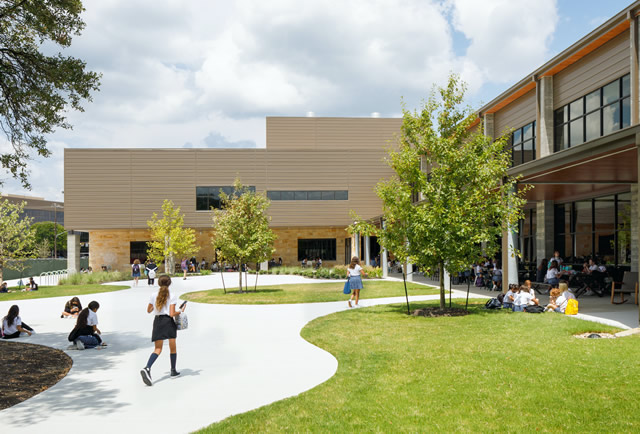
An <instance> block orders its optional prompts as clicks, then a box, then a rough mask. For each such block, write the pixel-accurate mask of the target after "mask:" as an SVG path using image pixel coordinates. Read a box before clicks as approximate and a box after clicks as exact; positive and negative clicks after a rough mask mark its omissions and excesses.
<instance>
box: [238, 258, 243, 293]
mask: <svg viewBox="0 0 640 434" xmlns="http://www.w3.org/2000/svg"><path fill="white" fill-rule="evenodd" d="M238 291H240V292H242V261H240V264H238Z"/></svg>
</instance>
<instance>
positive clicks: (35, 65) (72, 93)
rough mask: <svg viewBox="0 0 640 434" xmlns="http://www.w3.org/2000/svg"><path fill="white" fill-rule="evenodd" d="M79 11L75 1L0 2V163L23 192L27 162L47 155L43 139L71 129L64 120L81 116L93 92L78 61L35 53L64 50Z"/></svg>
mask: <svg viewBox="0 0 640 434" xmlns="http://www.w3.org/2000/svg"><path fill="white" fill-rule="evenodd" d="M83 10H84V9H83V6H82V1H80V0H40V1H36V0H0V128H1V129H2V131H3V132H4V133H5V135H6V137H7V139H8V141H9V142H10V143H11V145H12V146H11V148H10V149H9V151H8V152H4V153H2V154H1V155H0V161H1V162H2V167H3V168H4V169H5V170H6V171H8V172H9V173H11V175H12V176H13V177H14V178H17V179H19V180H20V182H21V183H22V185H23V186H25V187H27V188H29V187H30V185H29V181H28V175H29V172H28V168H27V161H28V160H29V159H30V158H31V156H32V154H33V153H35V154H37V155H39V156H42V157H48V156H49V155H50V153H51V152H50V151H49V149H48V148H47V140H46V138H45V136H46V135H47V134H50V133H52V132H53V131H54V130H55V129H56V128H65V129H69V128H71V125H70V124H69V123H68V122H67V120H66V117H65V116H66V114H67V113H68V112H69V110H70V109H74V110H78V111H82V110H83V109H82V106H81V102H82V100H87V101H91V91H94V90H97V89H98V87H99V79H100V76H99V74H97V73H95V72H90V71H86V70H85V66H86V65H85V63H84V62H83V61H82V60H80V59H76V58H74V57H70V56H63V55H62V54H61V53H57V54H55V55H46V54H43V53H42V52H41V51H42V48H43V46H46V47H47V48H49V49H50V48H53V47H55V46H58V47H62V48H66V47H68V46H70V45H71V40H72V36H74V35H79V34H80V32H81V31H82V29H83V28H84V22H83V21H82V19H81V18H80V14H81V13H82V11H83Z"/></svg>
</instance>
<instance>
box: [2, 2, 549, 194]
mask: <svg viewBox="0 0 640 434" xmlns="http://www.w3.org/2000/svg"><path fill="white" fill-rule="evenodd" d="M84 5H85V7H86V8H87V11H86V13H85V14H84V19H85V21H86V24H87V26H86V28H85V30H84V31H83V34H82V35H81V36H79V37H76V38H75V39H74V41H73V44H72V46H71V48H69V49H67V50H66V51H67V52H68V53H69V54H71V55H74V56H77V57H80V58H82V59H83V60H85V61H86V62H87V66H88V68H90V69H92V70H96V71H99V72H101V73H102V74H103V78H102V86H101V91H100V92H98V93H96V94H95V95H94V102H93V103H87V104H85V107H86V112H84V113H75V112H74V113H70V114H69V120H70V122H71V123H72V125H74V129H73V130H72V131H66V130H62V131H58V132H56V133H55V134H54V135H52V136H51V138H50V140H51V142H50V143H51V146H52V149H54V155H53V157H52V158H51V159H48V160H39V161H38V162H37V163H34V165H33V167H34V168H36V169H37V171H38V173H35V170H34V175H33V177H32V180H33V185H34V190H33V193H34V194H37V195H45V196H49V195H53V196H52V197H51V198H52V199H54V198H59V196H57V195H56V194H55V192H56V191H61V190H62V189H63V187H62V179H63V172H62V169H61V161H62V149H63V148H64V147H88V148H90V147H182V146H185V144H189V145H190V146H193V147H206V146H207V145H208V144H211V143H217V144H221V143H222V144H225V143H226V144H232V145H234V146H237V145H238V144H247V145H250V144H255V146H258V147H262V146H264V145H265V116H271V115H283V116H304V115H305V113H307V112H309V111H312V112H315V113H316V115H317V116H369V115H370V113H372V112H379V113H380V114H381V116H397V115H398V114H399V111H400V99H401V98H403V99H404V101H405V102H406V104H407V106H408V107H410V108H411V107H417V106H418V105H419V104H420V101H421V100H423V99H424V98H425V97H426V96H427V95H428V94H429V92H430V90H431V88H432V85H433V84H434V83H438V84H443V83H444V82H445V80H446V78H447V76H448V75H449V73H450V72H459V73H460V74H461V75H462V77H463V79H465V80H466V81H467V82H468V83H469V89H470V96H471V97H473V96H474V95H477V94H478V92H481V90H482V89H483V86H486V84H487V83H505V82H509V81H513V80H516V79H519V78H521V77H522V76H523V75H524V74H526V73H528V72H529V71H530V70H532V69H533V68H535V67H536V66H537V65H538V64H540V63H541V62H542V61H543V60H544V57H545V55H546V53H547V46H548V41H549V38H550V36H551V35H552V33H553V30H554V28H555V25H556V21H557V13H556V5H555V1H553V0H540V1H538V2H527V1H523V0H501V1H500V0H485V1H482V2H479V1H473V0H403V1H400V2H398V1H395V0H350V1H346V2H345V1H338V0H327V1H313V0H311V1H306V2H300V1H297V0H296V1H294V0H272V1H268V2H264V1H258V0H236V1H232V2H229V1H222V0H217V1H210V0H191V1H188V2H185V1H182V0H164V1H162V2H157V1H152V0H109V1H87V2H84ZM454 30H457V31H458V32H460V33H462V34H463V35H464V36H465V37H466V38H467V39H468V41H469V46H468V47H460V46H455V45H454V40H455V38H454V35H453V33H454ZM455 43H456V44H460V43H465V41H457V40H456V42H455ZM496 47H500V48H499V49H496ZM465 51H466V53H465ZM461 53H462V54H461ZM492 96H493V95H492ZM207 140H208V142H207ZM54 143H55V145H54ZM9 186H10V184H8V185H7V187H9ZM13 188H14V189H18V188H17V187H16V186H15V185H13ZM4 190H5V191H6V188H5V189H4Z"/></svg>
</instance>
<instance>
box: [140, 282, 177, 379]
mask: <svg viewBox="0 0 640 434" xmlns="http://www.w3.org/2000/svg"><path fill="white" fill-rule="evenodd" d="M158 285H159V286H160V289H159V290H158V291H156V292H154V293H153V294H152V295H151V298H150V299H149V304H148V305H147V313H152V312H153V314H154V315H155V318H154V319H153V331H152V333H151V341H152V342H153V344H154V346H155V349H154V350H153V353H151V356H150V357H149V361H148V362H147V366H145V367H144V368H143V369H142V370H141V371H140V375H141V376H142V381H143V382H144V384H146V385H147V386H151V385H152V384H153V383H152V382H151V366H153V364H154V362H155V361H156V359H157V358H158V356H159V355H160V353H162V345H163V343H164V341H165V339H168V340H169V352H170V354H169V358H170V359H171V376H172V377H177V376H178V375H180V373H179V372H178V371H176V361H177V359H178V354H177V351H176V335H177V326H176V323H175V321H174V320H173V318H174V317H176V316H178V315H180V313H181V311H180V310H179V309H176V302H177V298H176V297H175V295H173V294H172V293H171V292H170V291H169V286H170V285H171V278H170V277H169V276H166V275H164V276H160V278H159V279H158ZM183 310H184V303H183Z"/></svg>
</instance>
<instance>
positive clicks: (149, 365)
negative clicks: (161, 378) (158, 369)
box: [147, 353, 158, 369]
mask: <svg viewBox="0 0 640 434" xmlns="http://www.w3.org/2000/svg"><path fill="white" fill-rule="evenodd" d="M157 358H158V355H157V354H156V353H151V356H149V361H148V362H147V369H151V366H153V364H154V362H155V361H156V359H157Z"/></svg>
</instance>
